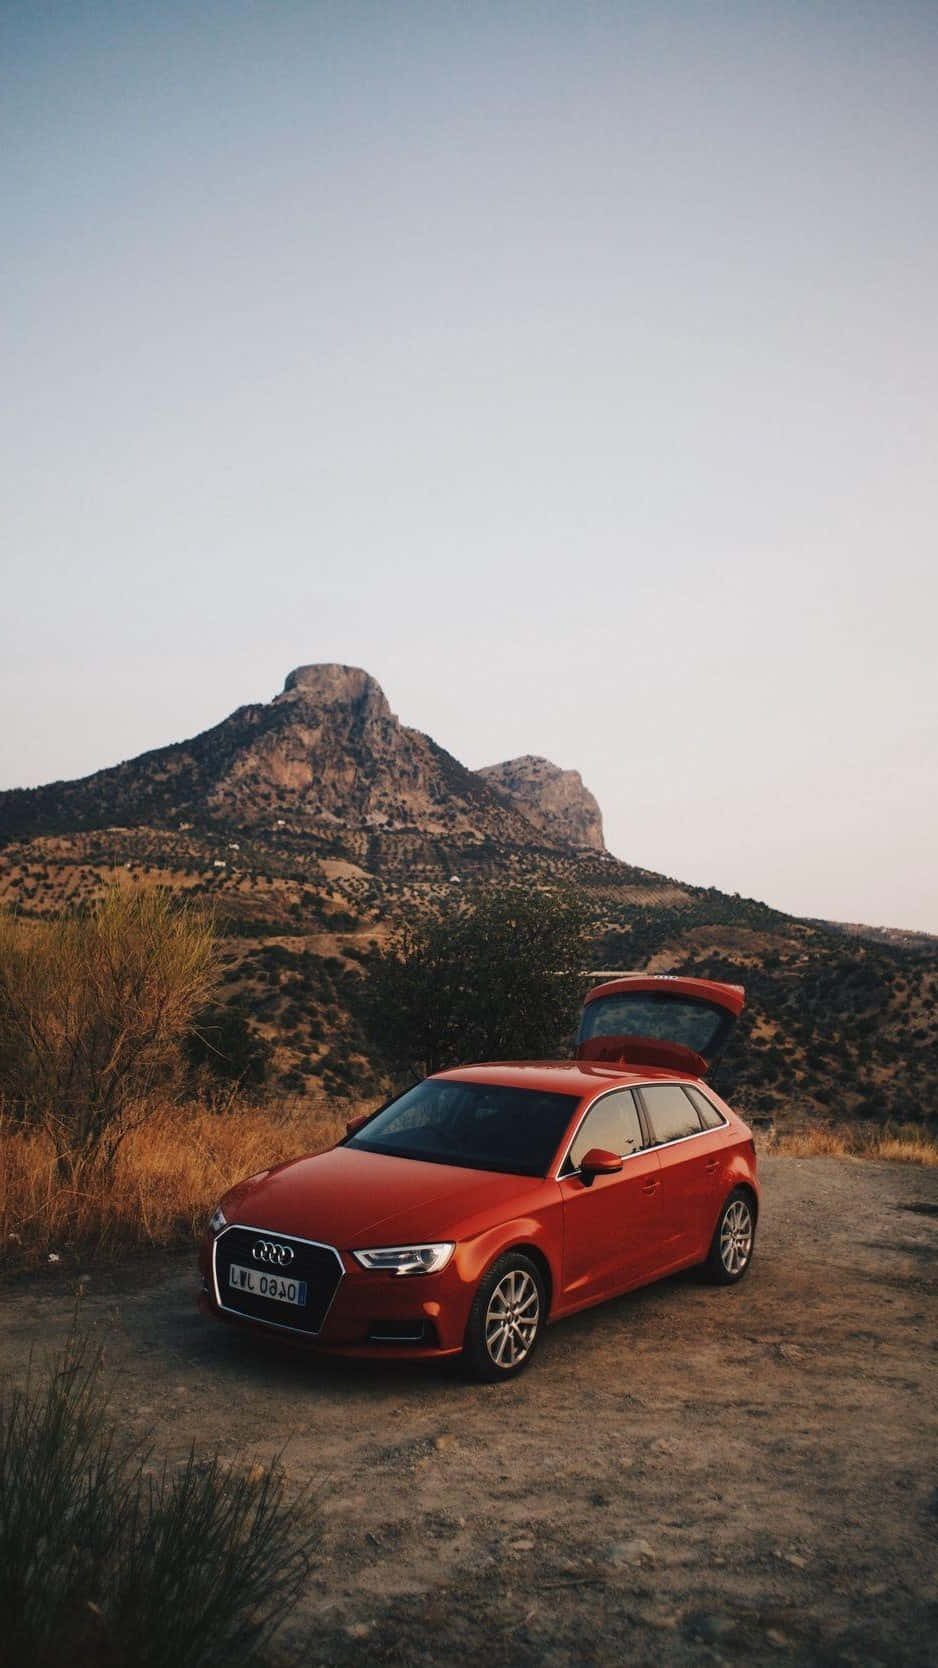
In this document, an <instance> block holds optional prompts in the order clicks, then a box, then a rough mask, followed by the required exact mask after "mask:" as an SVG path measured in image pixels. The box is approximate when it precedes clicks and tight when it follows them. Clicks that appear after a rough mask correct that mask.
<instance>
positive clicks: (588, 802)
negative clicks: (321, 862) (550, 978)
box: [0, 665, 602, 849]
mask: <svg viewBox="0 0 938 1668" xmlns="http://www.w3.org/2000/svg"><path fill="white" fill-rule="evenodd" d="M515 764H516V765H519V766H525V765H536V766H537V767H538V769H539V770H540V772H541V775H540V778H539V780H540V781H541V782H542V784H543V786H542V789H541V792H540V796H538V793H537V792H536V791H535V792H533V793H532V788H531V783H532V780H533V779H532V778H531V773H530V772H528V774H527V776H526V775H525V774H524V773H523V772H522V773H520V774H519V773H518V772H517V771H516V770H514V769H513V767H510V766H495V767H493V769H492V770H491V771H488V772H479V773H476V772H473V771H471V770H468V769H467V768H466V766H465V765H462V764H460V763H459V760H458V759H455V758H453V756H452V754H451V753H447V752H446V751H445V749H444V748H442V747H439V746H438V745H437V743H436V742H435V741H432V740H431V738H430V737H429V736H426V735H423V734H422V733H421V732H420V731H419V730H412V729H408V728H406V727H405V726H404V725H403V724H401V723H400V721H399V720H398V719H397V718H396V717H395V715H394V714H393V713H392V712H391V709H390V707H389V706H388V702H387V699H386V698H385V695H384V692H383V690H382V689H381V688H380V686H379V685H378V684H377V683H376V682H375V680H374V678H372V677H370V676H369V674H368V673H367V672H364V671H362V670H361V669H360V668H358V667H354V666H334V665H320V666H301V667H298V668H297V670H296V671H293V672H291V673H290V674H289V676H288V677H287V680H286V682H285V684H284V688H283V692H282V694H280V695H278V696H276V697H275V698H274V699H273V700H272V701H270V702H268V703H266V704H258V705H254V706H246V707H239V708H238V710H237V711H236V712H234V713H232V714H231V716H230V717H229V718H226V719H224V720H223V721H222V722H221V723H220V724H216V725H215V726H214V728H212V729H211V730H206V731H205V732H204V733H203V734H201V735H198V736H196V737H194V738H193V739H192V740H190V741H182V742H177V743H174V744H173V745H171V746H169V747H161V748H157V749H156V750H155V751H154V752H150V753H144V754H142V755H141V756H140V757H139V758H136V759H131V760H129V761H127V762H125V763H123V764H119V765H114V766H112V767H111V768H109V769H107V770H100V771H96V772H95V774H94V775H92V776H86V777H84V778H82V779H81V780H80V781H75V782H54V783H52V784H51V785H49V786H47V787H41V788H31V789H16V790H13V791H8V792H5V793H0V843H3V842H6V841H9V840H10V839H22V838H30V837H34V836H35V835H37V834H60V833H68V832H76V831H79V830H81V831H86V830H90V829H100V828H107V827H124V828H132V827H140V826H147V827H152V828H177V829H178V828H179V826H180V824H183V823H190V824H194V823H199V824H203V825H207V826H210V825H218V826H221V827H225V828H228V827H236V828H238V829H239V830H243V831H249V830H255V831H259V832H262V831H263V830H264V829H265V828H267V829H271V828H279V827H283V826H288V827H289V828H290V829H292V830H295V831H307V832H314V831H318V832H320V833H334V832H335V830H336V829H337V828H339V829H342V830H345V831H350V830H353V829H356V830H362V829H367V830H374V831H376V832H389V831H395V830H396V831H401V830H410V831H417V832H419V834H420V835H421V836H424V837H426V836H431V837H432V836H438V835H443V836H447V837H452V836H468V837H471V838H475V839H480V840H482V839H488V840H494V841H496V842H499V843H502V844H506V843H507V844H513V845H521V846H525V845H529V844H531V843H532V842H535V843H540V844H545V843H546V844H550V845H555V846H561V847H563V846H567V845H572V846H579V845H588V846H592V847H594V848H597V847H598V849H602V832H601V827H602V825H601V820H600V818H599V807H598V806H597V805H596V801H595V800H594V799H593V797H592V795H591V794H589V793H587V791H586V790H585V789H584V788H583V785H582V783H581V781H580V778H579V776H578V775H577V774H576V772H575V771H566V772H565V771H560V770H558V769H557V767H556V766H555V765H551V764H550V763H549V762H548V761H547V760H546V759H544V760H518V761H515ZM500 771H501V772H504V773H505V774H504V776H500V775H499V774H498V773H499V772H500Z"/></svg>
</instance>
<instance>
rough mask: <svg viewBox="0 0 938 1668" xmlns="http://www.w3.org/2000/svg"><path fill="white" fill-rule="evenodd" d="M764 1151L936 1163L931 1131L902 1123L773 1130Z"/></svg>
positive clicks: (937, 1151) (937, 1148)
mask: <svg viewBox="0 0 938 1668" xmlns="http://www.w3.org/2000/svg"><path fill="white" fill-rule="evenodd" d="M760 1147H761V1148H762V1150H763V1151H766V1152H769V1153H778V1154H779V1155H780V1156H781V1157H784V1158H889V1159H895V1160H896V1161H897V1162H899V1163H901V1164H938V1140H936V1138H935V1136H934V1134H929V1133H928V1132H927V1131H925V1130H921V1129H917V1128H915V1126H914V1125H911V1126H906V1125H902V1126H900V1127H899V1128H890V1127H889V1126H888V1125H887V1126H886V1127H885V1128H883V1129H880V1130H865V1129H850V1128H837V1127H836V1126H824V1127H820V1128H817V1129H800V1130H792V1131H790V1132H788V1133H786V1132H784V1131H779V1130H773V1131H772V1132H771V1134H770V1135H769V1136H768V1139H767V1140H766V1141H765V1142H760Z"/></svg>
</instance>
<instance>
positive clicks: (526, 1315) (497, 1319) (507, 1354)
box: [485, 1268, 541, 1368]
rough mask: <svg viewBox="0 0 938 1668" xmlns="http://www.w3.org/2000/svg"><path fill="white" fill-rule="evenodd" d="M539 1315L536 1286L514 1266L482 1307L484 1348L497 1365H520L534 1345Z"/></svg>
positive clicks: (510, 1366) (530, 1278)
mask: <svg viewBox="0 0 938 1668" xmlns="http://www.w3.org/2000/svg"><path fill="white" fill-rule="evenodd" d="M540 1317H541V1299H540V1294H539V1293H538V1289H537V1286H536V1285H535V1282H534V1280H533V1278H532V1276H531V1275H530V1274H529V1273H528V1271H527V1269H524V1268H513V1269H510V1270H509V1272H508V1273H507V1274H505V1275H503V1276H502V1278H501V1280H499V1282H498V1284H497V1286H496V1287H495V1288H494V1290H493V1292H492V1295H491V1297H490V1298H489V1301H488V1307H487V1309H486V1311H485V1348H486V1350H487V1352H488V1354H489V1357H490V1358H491V1360H492V1361H494V1363H495V1365H496V1367H502V1368H512V1367H519V1366H520V1365H521V1363H522V1361H523V1360H524V1359H525V1356H527V1355H528V1354H529V1352H530V1350H531V1349H532V1347H533V1345H534V1340H535V1338H536V1337H537V1329H538V1323H539V1321H540Z"/></svg>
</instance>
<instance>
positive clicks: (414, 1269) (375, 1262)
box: [352, 1240, 456, 1274]
mask: <svg viewBox="0 0 938 1668" xmlns="http://www.w3.org/2000/svg"><path fill="white" fill-rule="evenodd" d="M455 1249H456V1247H455V1245H454V1244H453V1241H452V1240H445V1241H444V1242H443V1243H442V1244H441V1245H385V1246H382V1247H381V1248H380V1249H378V1248H376V1249H375V1250H373V1251H353V1252H352V1256H353V1257H354V1258H355V1259H356V1261H357V1262H360V1263H361V1265H362V1268H370V1269H376V1270H377V1269H380V1270H383V1271H384V1273H385V1274H439V1272H440V1269H441V1268H445V1267H446V1265H447V1263H448V1262H449V1260H450V1257H451V1256H452V1255H453V1252H454V1251H455Z"/></svg>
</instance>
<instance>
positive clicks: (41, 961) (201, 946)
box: [0, 887, 217, 1173]
mask: <svg viewBox="0 0 938 1668" xmlns="http://www.w3.org/2000/svg"><path fill="white" fill-rule="evenodd" d="M216 977H217V961H216V955H215V948H214V933H213V928H212V925H211V922H210V921H209V920H208V919H207V918H206V917H205V916H204V915H203V914H201V913H200V912H199V911H198V910H197V909H195V908H194V907H193V906H192V905H191V904H183V905H179V904H175V903H173V902H172V901H171V900H170V899H169V898H168V897H167V895H166V894H165V893H163V892H158V891H138V892H126V891H123V890H121V889H120V888H118V887H113V888H112V889H111V890H110V891H108V892H107V893H106V894H105V896H104V898H103V899H102V900H101V901H100V902H99V903H98V904H96V905H95V906H94V907H93V908H92V909H91V910H90V911H87V912H84V913H74V914H70V915H62V916H59V917H56V918H55V919H53V920H49V921H38V922H32V921H22V920H20V919H18V918H17V917H16V916H15V915H10V914H3V915H0V1094H2V1096H3V1097H4V1098H5V1099H6V1100H7V1101H8V1102H9V1103H10V1104H11V1105H12V1106H13V1107H14V1108H16V1109H18V1110H19V1112H20V1114H21V1115H22V1116H23V1117H25V1118H27V1119H29V1120H31V1121H33V1122H35V1123H36V1124H39V1125H41V1126H43V1127H44V1128H45V1129H47V1130H48V1132H49V1133H50V1135H51V1136H52V1139H53V1141H54V1143H55V1149H56V1153H57V1155H58V1162H59V1169H60V1171H61V1172H63V1173H67V1172H68V1171H69V1170H70V1169H71V1168H72V1167H74V1165H75V1164H76V1162H77V1163H82V1162H87V1161H91V1162H102V1163H104V1164H110V1163H112V1162H113V1159H114V1155H115V1154H116V1152H117V1149H118V1147H119V1145H120V1143H121V1141H122V1140H123V1138H124V1136H125V1135H126V1134H127V1131H128V1130H129V1129H130V1128H132V1127H134V1126H135V1125H136V1124H137V1123H139V1122H140V1121H141V1120H142V1119H143V1118H144V1117H145V1116H146V1115H147V1114H148V1111H149V1110H150V1109H151V1108H152V1105H153V1102H154V1091H155V1090H157V1089H158V1088H160V1087H161V1086H162V1087H165V1085H166V1084H167V1082H168V1081H169V1080H170V1079H171V1077H172V1075H173V1072H174V1069H175V1067H176V1065H177V1063H178V1058H179V1044H180V1041H181V1039H182V1037H183V1036H184V1034H185V1033H186V1031H187V1030H188V1029H189V1026H190V1024H191V1020H192V1016H193V1014H194V1013H195V1012H196V1011H197V1010H198V1009H199V1008H200V1007H202V1006H203V1005H204V1003H205V1001H206V999H207V997H208V996H209V994H210V992H211V990H212V989H213V987H214V984H215V981H216Z"/></svg>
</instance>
